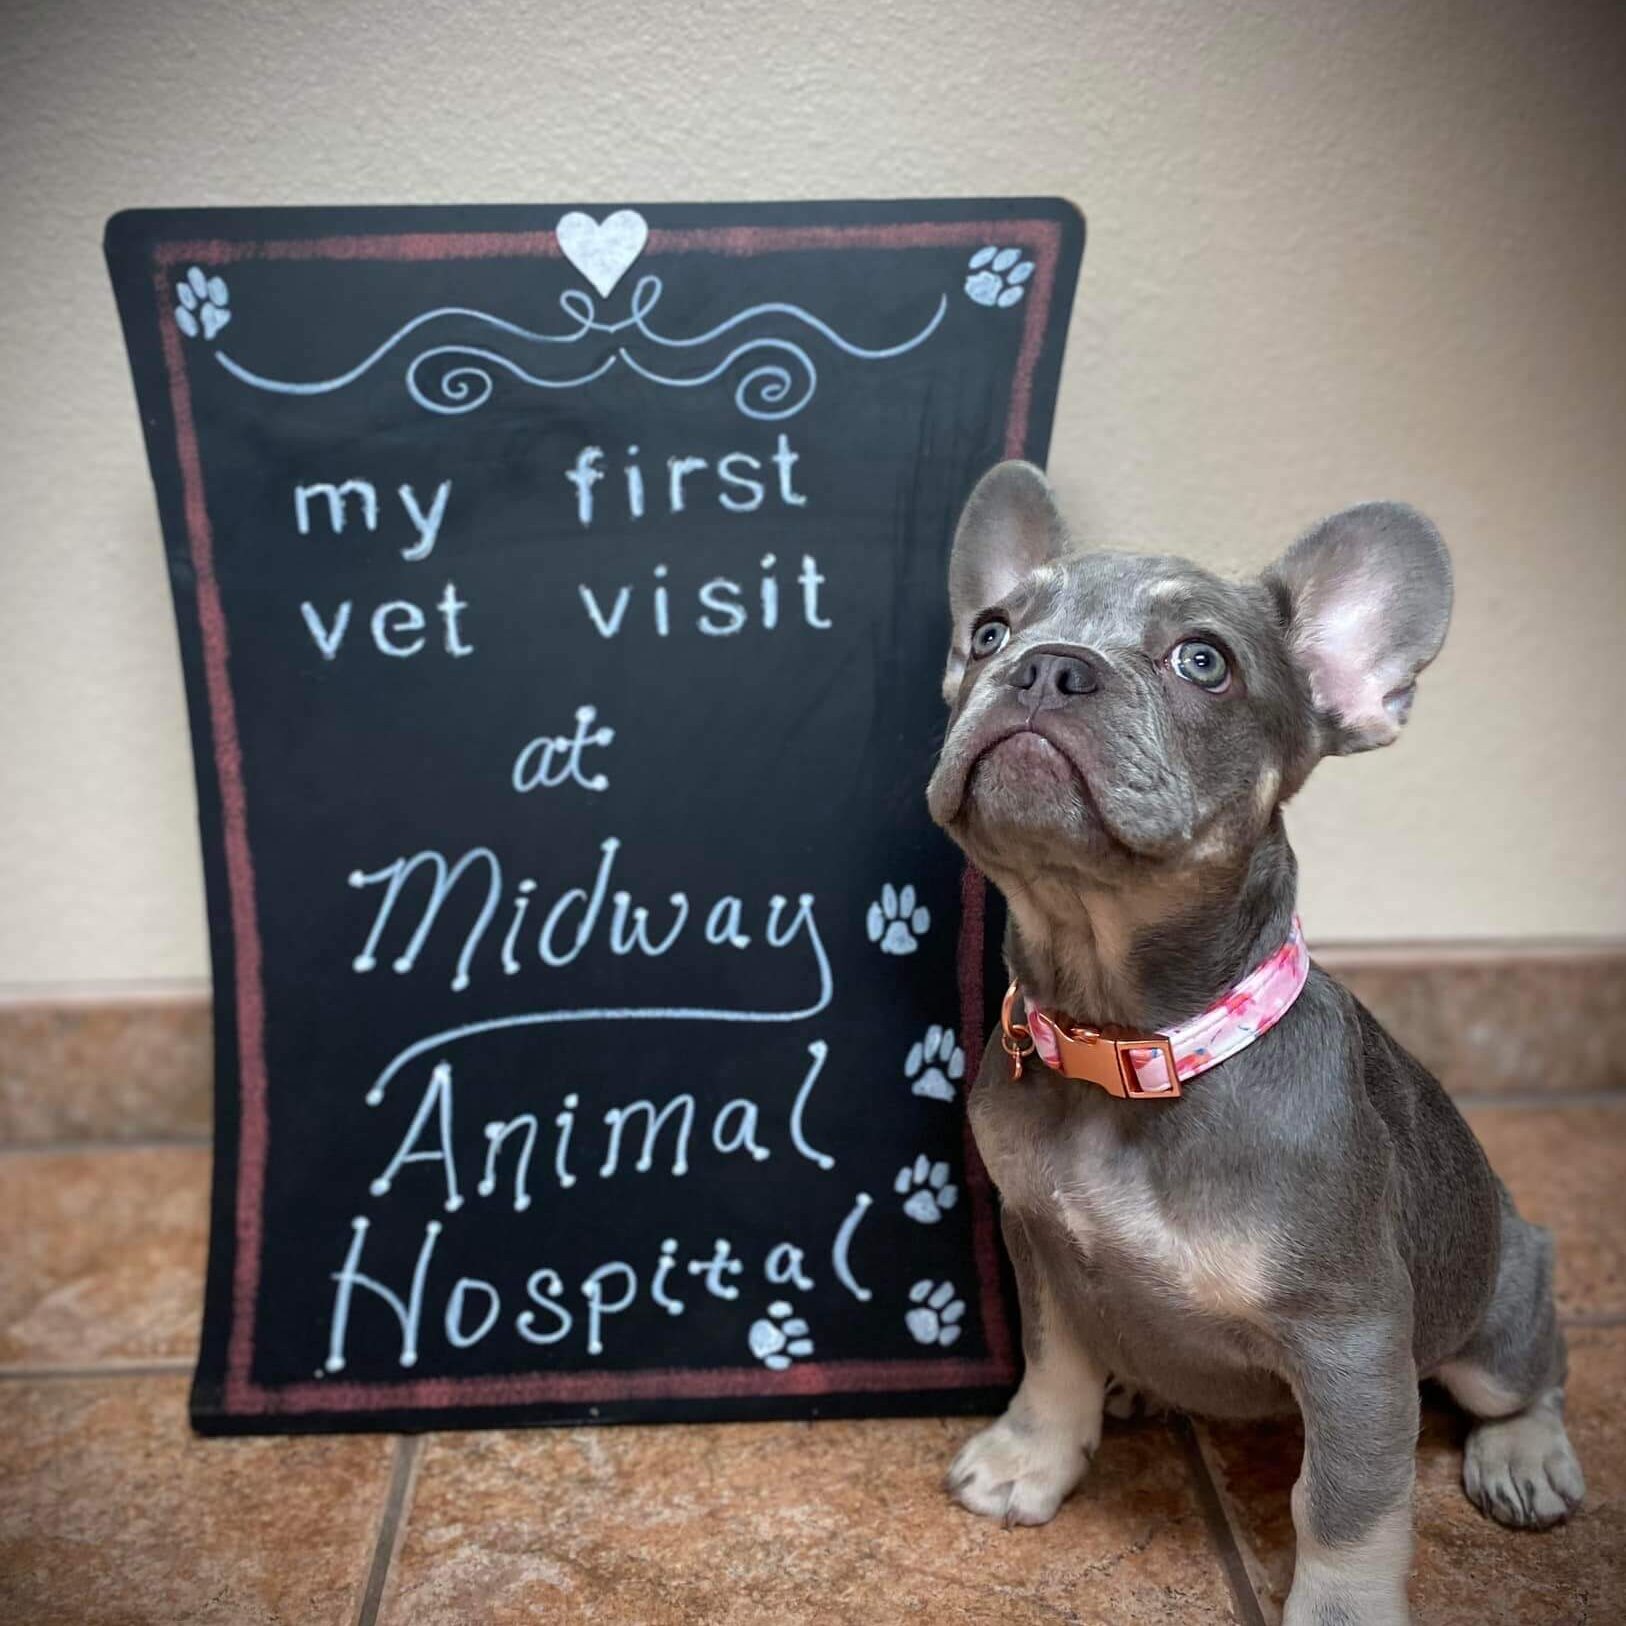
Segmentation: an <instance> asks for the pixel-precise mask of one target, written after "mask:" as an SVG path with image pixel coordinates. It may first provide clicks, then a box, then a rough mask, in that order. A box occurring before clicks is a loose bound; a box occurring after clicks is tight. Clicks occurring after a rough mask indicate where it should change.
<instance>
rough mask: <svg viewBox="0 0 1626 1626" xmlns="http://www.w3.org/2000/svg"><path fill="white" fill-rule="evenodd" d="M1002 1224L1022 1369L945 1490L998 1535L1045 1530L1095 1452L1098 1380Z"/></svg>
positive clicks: (1037, 1268) (1034, 1264)
mask: <svg viewBox="0 0 1626 1626" xmlns="http://www.w3.org/2000/svg"><path fill="white" fill-rule="evenodd" d="M1003 1224H1004V1230H1005V1245H1006V1247H1007V1249H1008V1250H1009V1252H1010V1256H1011V1262H1012V1264H1013V1265H1014V1266H1015V1268H1016V1283H1017V1292H1018V1294H1019V1296H1020V1298H1021V1304H1022V1352H1023V1355H1024V1356H1025V1357H1026V1361H1027V1366H1026V1370H1025V1372H1024V1373H1023V1376H1022V1385H1021V1387H1020V1388H1019V1389H1018V1390H1017V1391H1016V1394H1015V1395H1014V1396H1013V1397H1012V1400H1011V1403H1010V1405H1009V1406H1008V1407H1007V1408H1006V1410H1005V1415H1004V1416H1003V1417H1001V1418H1000V1419H999V1421H998V1422H997V1423H993V1424H991V1425H990V1426H989V1427H988V1428H985V1429H983V1431H982V1432H981V1433H980V1434H975V1435H973V1436H972V1437H971V1438H970V1439H969V1440H967V1441H966V1443H965V1445H964V1446H962V1447H961V1449H960V1453H959V1455H958V1456H956V1457H955V1459H954V1461H953V1463H952V1464H951V1465H950V1467H949V1471H948V1481H947V1483H948V1488H949V1490H950V1491H951V1492H952V1493H953V1495H954V1498H955V1500H956V1501H958V1502H959V1503H960V1505H961V1506H962V1507H964V1508H968V1509H969V1510H970V1511H971V1512H973V1513H981V1514H983V1515H984V1516H985V1517H987V1518H991V1519H999V1520H1002V1521H1003V1522H1004V1523H1005V1524H1007V1525H1012V1524H1046V1523H1048V1522H1049V1521H1050V1520H1051V1519H1053V1518H1054V1517H1055V1516H1056V1509H1057V1508H1059V1507H1060V1506H1061V1504H1062V1501H1063V1499H1064V1498H1065V1497H1066V1496H1067V1494H1068V1493H1069V1492H1070V1491H1071V1490H1072V1489H1073V1488H1074V1486H1076V1485H1077V1484H1078V1482H1079V1480H1081V1479H1082V1478H1083V1477H1084V1471H1085V1469H1086V1468H1088V1467H1089V1465H1090V1458H1091V1457H1093V1456H1094V1455H1095V1451H1096V1447H1097V1446H1098V1445H1099V1444H1100V1443H1101V1406H1102V1399H1103V1396H1104V1394H1105V1391H1106V1373H1105V1372H1104V1371H1103V1370H1102V1368H1101V1366H1100V1364H1099V1362H1097V1361H1096V1360H1095V1358H1094V1357H1093V1356H1092V1355H1091V1354H1090V1353H1089V1352H1088V1351H1087V1350H1086V1349H1085V1348H1084V1347H1083V1346H1082V1344H1080V1342H1079V1341H1078V1338H1077V1335H1076V1333H1075V1332H1074V1330H1073V1329H1072V1327H1071V1326H1069V1325H1068V1323H1067V1320H1066V1317H1065V1316H1064V1315H1063V1314H1062V1312H1061V1310H1060V1307H1059V1305H1058V1303H1057V1299H1056V1295H1055V1293H1054V1291H1053V1290H1052V1288H1051V1286H1050V1284H1049V1283H1048V1282H1047V1281H1046V1279H1045V1275H1044V1269H1043V1266H1042V1264H1041V1263H1040V1261H1039V1260H1038V1259H1037V1258H1036V1257H1035V1255H1034V1250H1033V1247H1032V1245H1031V1242H1030V1239H1029V1237H1028V1235H1027V1232H1026V1229H1025V1227H1024V1226H1023V1224H1022V1222H1021V1220H1020V1219H1018V1218H1017V1217H1016V1216H1015V1215H1013V1214H1012V1213H1011V1212H1010V1211H1009V1210H1008V1209H1007V1210H1006V1211H1005V1214H1004V1219H1003Z"/></svg>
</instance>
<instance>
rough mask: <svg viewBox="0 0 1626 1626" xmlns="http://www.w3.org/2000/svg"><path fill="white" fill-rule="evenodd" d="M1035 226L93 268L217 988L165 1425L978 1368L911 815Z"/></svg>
mask: <svg viewBox="0 0 1626 1626" xmlns="http://www.w3.org/2000/svg"><path fill="white" fill-rule="evenodd" d="M1082 246H1083V223H1082V221H1081V220H1080V218H1079V216H1078V215H1077V213H1076V212H1075V211H1074V210H1073V209H1072V208H1071V207H1070V206H1069V205H1067V204H1065V203H1062V202H1060V201H1058V200H1054V199H1038V200H1035V199H1021V200H997V201H996V200H987V199H981V200H976V201H972V202H930V203H924V202H923V203H829V204H784V205H761V204H757V205H741V206H732V205H708V206H683V207H674V206H660V207H648V208H636V209H627V208H618V209H615V210H603V209H590V210H580V209H570V210H560V209H557V208H534V207H516V208H433V209H427V208H426V209H321V210H316V209H311V210H305V209H300V210H280V209H263V210H261V209H255V210H222V211H198V212H191V211H189V212H178V213H145V212H144V213H133V214H123V215H119V216H118V217H116V218H115V219H114V220H113V221H112V222H111V224H110V226H109V228H108V235H107V252H108V259H109V262H110V265H111V268H112V274H113V281H114V285H115V289H116V291H117V295H118V301H119V307H120V310H121V313H122V316H123V321H124V329H125V335H126V340H127V343H128V346H129V351H130V356H131V362H132V367H133V370H134V375H135V382H136V391H137V395H138V398H139V402H140V408H141V414H142V420H143V423H144V425H145V428H146V435H147V447H148V453H149V457H150V460H151V464H152V471H153V478H154V482H155V484H156V487H157V492H158V502H159V508H160V512H161V515H162V519H163V529H164V537H165V545H166V548H167V550H168V558H169V567H170V573H171V580H172V582H173V586H174V593H175V602H176V610H177V615H178V619H179V625H180V636H181V649H182V655H183V660H184V666H185V675H186V683H187V692H188V698H189V703H190V708H191V719H192V729H193V737H194V744H195V758H196V764H197V784H198V800H199V808H200V818H201V824H202V834H203V848H204V855H205V864H206V870H207V884H208V900H209V926H210V935H211V941H212V945H213V963H214V988H215V1013H216V1015H215V1023H216V1047H217V1062H216V1068H217V1091H216V1101H217V1106H216V1123H217V1135H216V1175H215V1193H214V1212H213V1238H212V1243H211V1251H210V1263H209V1276H208V1302H207V1311H206V1317H205V1327H204V1336H203V1347H202V1354H201V1358H200V1362H199V1367H198V1373H197V1379H196V1383H195V1386H194V1390H193V1418H194V1422H195V1424H196V1426H197V1427H199V1428H200V1429H204V1430H208V1431H212V1432H227V1431H230V1432H243V1431H280V1430H292V1429H323V1428H341V1427H346V1428H367V1427H391V1428H394V1427H402V1426H405V1427H413V1426H423V1425H429V1424H436V1425H443V1424H446V1423H489V1422H499V1421H500V1422H543V1421H560V1420H567V1419H585V1418H598V1419H621V1418H692V1417H772V1416H812V1415H829V1414H838V1413H841V1414H857V1413H872V1412H873V1413H885V1412H929V1411H942V1410H950V1409H961V1408H971V1407H979V1408H980V1407H986V1406H988V1405H990V1404H992V1403H993V1402H994V1401H995V1400H996V1399H997V1398H998V1396H999V1394H1000V1392H1001V1391H1002V1390H1004V1389H1005V1388H1006V1386H1007V1385H1008V1384H1009V1383H1010V1381H1011V1380H1012V1378H1013V1377H1014V1375H1015V1371H1016V1356H1015V1352H1014V1349H1013V1339H1012V1320H1013V1316H1012V1306H1011V1299H1010V1293H1009V1287H1008V1282H1007V1281H1006V1279H1005V1277H1004V1274H1003V1264H1002V1256H1001V1254H1000V1251H999V1243H998V1234H997V1222H996V1215H995V1211H994V1206H993V1201H992V1195H991V1192H990V1190H989V1188H988V1185H987V1182H986V1180H985V1178H984V1177H983V1175H982V1172H981V1170H980V1168H979V1167H978V1166H977V1164H976V1162H975V1159H974V1155H973V1153H972V1151H971V1147H970V1143H969V1139H968V1137H967V1135H966V1131H965V1123H964V1113H963V1110H962V1106H961V1095H962V1088H963V1083H964V1080H965V1079H966V1077H967V1076H968V1075H969V1074H970V1073H971V1072H972V1071H973V1070H974V1069H975V1067H976V1064H977V1058H978V1054H979V1051H980V1047H981V1042H982V1035H983V1033H984V1031H985V1024H986V1020H987V1014H988V1007H989V1000H990V995H991V992H992V988H991V978H990V975H989V971H990V967H991V966H992V964H993V960H992V958H991V956H990V951H989V943H988V941H987V939H988V936H989V933H988V931H987V930H986V929H985V926H986V923H985V920H984V894H983V890H982V886H981V883H980V881H979V879H978V878H977V877H975V876H974V875H973V876H967V875H965V874H964V873H963V871H962V866H961V863H960V861H959V859H958V857H957V855H956V854H955V852H954V850H953V849H952V847H951V846H950V844H949V843H948V842H947V841H946V840H944V839H943V838H942V837H941V836H940V835H939V834H938V833H937V832H936V831H935V830H934V829H933V828H932V826H931V825H930V823H929V821H928V819H927V815H926V811H925V805H924V799H923V786H924V785H925V782H926V778H927V774H928V770H929V766H930V762H931V758H932V753H933V749H934V746H935V743H936V741H937V739H938V738H939V731H940V729H941V726H942V713H941V700H940V698H939V693H938V686H939V681H940V674H941V667H942V660H943V654H944V649H945V640H946V636H947V609H946V603H945V588H944V581H945V565H946V558H947V549H948V545H949V540H950V537H951V532H952V527H953V521H954V517H955V513H956V510H957V508H958V505H959V504H960V503H961V501H962V500H963V499H964V497H965V495H966V493H967V491H968V490H969V489H970V486H971V485H972V483H973V481H974V480H975V478H976V477H977V476H978V475H979V474H980V473H981V472H982V471H983V470H984V469H985V468H986V467H988V466H989V465H990V464H991V463H993V462H994V461H996V460H997V459H998V458H1000V457H1001V456H1011V455H1017V456H1025V457H1029V458H1033V459H1038V460H1042V459H1043V457H1044V454H1045V450H1046V446H1047V442H1048V438H1049V433H1050V422H1051V411H1052V405H1053V401H1054V396H1055V390H1056V383H1057V375H1058V371H1059V368H1060V365H1061V356H1062V346H1063V340H1064V336H1065V332H1066V327H1067V319H1068V313H1069V309H1070V306H1071V303H1072V295H1073V287H1074V283H1075V280H1076V277H1077V271H1078V264H1079V257H1080V254H1081V251H1082Z"/></svg>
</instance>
